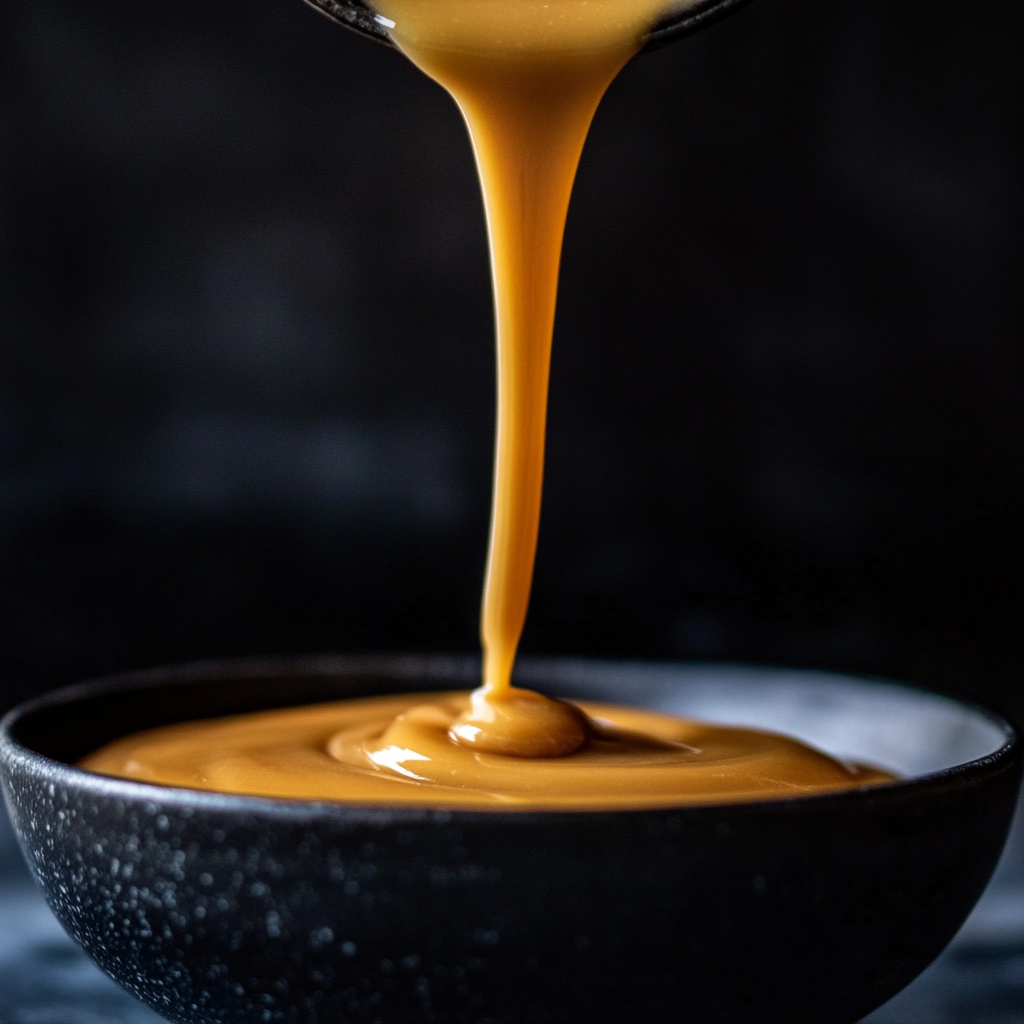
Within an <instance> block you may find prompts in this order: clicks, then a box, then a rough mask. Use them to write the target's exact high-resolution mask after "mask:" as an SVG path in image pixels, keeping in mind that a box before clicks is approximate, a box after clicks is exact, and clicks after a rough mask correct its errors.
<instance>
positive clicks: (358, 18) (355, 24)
mask: <svg viewBox="0 0 1024 1024" xmlns="http://www.w3.org/2000/svg"><path fill="white" fill-rule="evenodd" d="M751 2H752V0H702V2H700V3H697V4H696V5H694V6H693V7H691V8H688V9H687V10H686V12H685V13H684V14H682V15H681V16H680V15H669V16H667V17H665V18H663V19H662V20H661V21H660V22H658V24H657V25H655V27H654V29H653V30H652V31H651V34H650V35H649V36H648V38H647V42H646V43H645V44H644V47H643V49H642V50H641V51H640V52H641V53H648V52H650V51H651V50H657V49H660V48H661V47H662V46H666V45H667V44H668V43H673V42H675V41H676V40H677V39H682V38H683V36H688V35H692V34H693V33H694V32H699V31H700V30H701V29H703V28H709V27H710V26H711V25H714V24H716V23H717V22H719V21H721V20H722V19H723V18H727V17H728V16H729V15H730V14H735V13H736V12H737V11H738V10H740V8H741V7H746V5H747V4H749V3H751ZM306 3H308V4H309V6H310V7H312V8H313V9H314V10H316V11H319V12H320V13H321V14H325V15H326V16H327V17H328V18H330V19H331V20H332V21H336V22H338V23H339V24H341V25H344V26H345V28H350V29H352V30H353V31H355V32H359V33H360V34H361V35H364V36H368V37H369V38H370V39H373V40H374V41H376V42H378V43H383V44H384V45H385V46H390V47H394V43H392V41H391V37H390V36H389V35H388V33H387V29H386V28H385V27H384V25H382V24H381V23H380V22H378V21H377V20H376V16H375V15H374V13H373V11H371V10H370V9H369V8H368V7H366V6H365V5H364V4H362V3H360V2H359V0H306Z"/></svg>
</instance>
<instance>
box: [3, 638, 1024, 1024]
mask: <svg viewBox="0 0 1024 1024" xmlns="http://www.w3.org/2000/svg"><path fill="white" fill-rule="evenodd" d="M318 666H319V667H318ZM292 671H293V673H294V674H293V675H292V676H291V677H289V668H288V665H287V664H282V663H274V664H271V665H265V666H264V667H263V668H262V669H261V668H260V666H259V665H253V664H252V663H249V664H247V665H239V664H236V665H233V666H220V667H218V666H212V667H211V666H194V667H191V668H186V669H179V670H176V671H171V672H168V673H166V674H162V673H151V674H146V675H142V676H136V677H127V678H125V679H122V680H120V681H118V680H114V681H108V682H101V683H99V684H93V685H92V686H91V687H90V686H86V687H83V688H78V689H77V690H76V691H74V692H75V694H76V696H75V697H74V698H70V697H69V696H68V695H67V694H65V696H63V697H61V696H60V695H56V696H49V697H47V698H43V699H42V700H41V701H37V702H35V708H36V711H35V712H33V711H32V709H31V708H28V709H26V710H25V711H22V712H20V713H16V714H14V715H12V716H9V718H8V721H7V725H6V728H5V730H4V732H3V735H2V736H0V769H2V779H3V784H4V789H5V794H6V796H7V799H8V802H9V805H10V807H11V811H12V818H13V819H14V822H15V828H16V830H17V832H18V835H19V838H20V840H21V842H22V845H23V848H24V849H25V852H26V856H27V857H28V860H29V863H30V866H31V868H32V870H33V872H34V874H35V875H36V877H37V878H38V879H39V881H40V882H41V883H42V885H43V887H44V889H45V891H46V893H47V898H48V900H49V902H50V904H51V906H52V907H53V909H54V911H55V912H56V914H57V916H58V918H59V919H60V920H61V922H62V923H63V924H64V926H65V927H66V928H67V929H68V930H69V932H70V933H71V934H72V935H73V936H74V937H75V938H76V939H77V940H78V941H79V942H80V943H81V944H82V945H83V947H84V948H85V949H86V950H87V951H88V952H89V953H90V955H91V956H93V958H94V959H95V960H96V961H97V963H99V964H100V966H101V967H102V968H103V969H104V970H105V971H107V973H109V974H110V975H111V976H112V977H114V978H115V979H116V980H118V981H119V982H121V984H123V985H124V986H125V987H127V988H128V989H129V990H130V991H133V992H134V993H135V994H136V995H138V996H140V998H142V999H143V1000H144V1001H145V1002H147V1003H149V1005H151V1006H153V1007H154V1008H155V1009H157V1010H158V1011H159V1012H161V1013H163V1014H164V1015H165V1016H167V1017H169V1018H170V1019H172V1020H178V1021H190V1022H191V1021H197V1022H198V1021H207V1020H211V1019H224V1020H264V1019H265V1020H303V1021H305V1020H308V1021H327V1020H349V1019H351V1020H381V1021H403V1022H412V1021H435V1020H451V1021H480V1022H482V1021H487V1020H489V1021H499V1020H508V1021H513V1020H514V1021H516V1022H519V1021H538V1022H539V1021H570V1020H572V1021H576V1020H579V1019H580V1018H581V1016H583V1015H589V1016H591V1017H592V1018H594V1019H595V1020H602V1019H611V1018H612V1017H616V1018H620V1019H621V1018H623V1017H625V1018H626V1019H631V1018H632V1017H634V1016H637V1015H638V1014H639V1013H641V1012H642V1013H644V1014H645V1015H646V1016H647V1017H649V1018H650V1019H652V1020H662V1019H664V1020H673V1019H677V1018H679V1017H681V1016H682V1015H683V1014H684V1013H685V1014H687V1015H689V1014H692V1013H699V1014H700V1017H701V1018H702V1019H705V1020H708V1021H723V1022H724V1021H735V1022H749V1021H750V1020H752V1019H775V1018H776V1017H778V1018H779V1019H786V1020H787V1021H790V1022H800V1021H808V1022H810V1021H812V1020H813V1021H815V1022H816V1024H828V1022H835V1024H841V1022H852V1021H855V1020H858V1019H859V1018H860V1017H861V1016H863V1015H864V1014H866V1013H867V1012H869V1011H870V1010H871V1009H873V1008H874V1007H875V1006H877V1005H880V1004H881V1003H882V1002H884V1001H885V1000H886V999H887V998H889V997H890V996H891V995H893V994H894V993H895V992H896V991H898V990H899V989H900V988H901V987H903V985H905V984H906V983H907V982H909V981H910V980H911V979H912V978H913V977H914V976H916V974H917V973H919V972H920V971H921V970H922V969H923V968H924V967H925V966H926V965H927V964H928V963H929V962H930V961H931V960H932V959H933V958H934V956H936V955H937V954H938V952H939V951H940V950H941V949H942V948H943V947H944V946H945V944H946V943H947V942H948V940H949V939H950V938H951V937H952V935H953V934H954V933H955V931H956V929H957V928H958V927H959V925H960V923H962V921H963V919H964V918H965V917H966V915H967V913H968V912H969V910H970V908H971V906H973V904H974V902H975V900H976V899H977V897H978V895H980V893H981V891H982V889H983V888H984V885H985V883H986V882H987V880H988V877H989V875H990V873H991V871H992V869H993V867H994V865H995V862H996V860H997V858H998V854H999V851H1000V849H1001V847H1002V843H1003V841H1004V838H1005V834H1006V829H1007V827H1008V823H1009V818H1010V815H1011V812H1012V807H1013V801H1014V796H1015V793H1016V789H1017V786H1018V784H1019V775H1020V756H1019V744H1018V742H1017V741H1016V740H1015V739H1012V740H1011V741H1010V742H1009V743H1008V744H1007V745H1006V746H1005V747H1004V748H1003V749H1002V750H1000V751H998V752H996V753H995V754H993V755H992V756H990V757H987V758H983V759H981V760H979V761H976V762H973V763H972V764H969V765H966V766H961V767H960V768H958V769H955V770H951V771H946V772H940V773H937V774H935V775H933V776H930V777H926V778H923V779H916V780H911V781H909V782H904V783H900V784H897V785H894V786H889V787H882V788H880V789H876V790H872V791H869V792H852V793H844V794H840V795H837V796H830V797H818V798H810V799H802V800H793V801H780V802H772V803H767V804H747V805H733V806H725V807H712V808H688V809H682V810H672V811H646V812H613V813H589V812H587V813H568V814H565V813H545V814H523V813H515V812H512V813H494V812H451V813H442V812H429V811H428V812H420V811H394V810H391V811H389V810H373V809H362V810H361V809H355V808H344V807H341V806H338V805H324V804H304V803H293V802H288V801H276V800H264V799H259V798H246V797H230V796H221V795H218V794H197V793H194V792H191V791H186V790H173V789H163V788H161V787H153V786H147V785H143V784H138V783H131V782H126V781H122V780H112V779H106V778H103V777H101V776H96V775H93V774H91V773H87V772H83V771H80V770H78V769H75V768H72V767H69V766H68V765H66V764H62V763H60V762H58V761H55V760H53V759H51V758H49V757H46V756H43V755H40V754H38V753H34V752H33V751H32V750H31V749H28V748H27V747H25V746H23V745H22V743H20V742H18V740H16V739H15V738H14V734H18V732H19V729H18V724H19V722H20V723H21V725H22V727H23V728H22V731H23V732H24V731H25V729H24V726H25V724H26V723H28V722H29V721H30V720H31V718H32V715H33V714H35V715H36V718H40V717H42V718H44V719H45V717H46V714H47V713H48V711H47V709H53V708H58V709H63V711H64V712H65V713H67V712H70V715H68V714H65V717H66V718H67V719H68V720H74V721H76V723H77V725H78V726H79V728H82V729H84V730H86V731H88V730H89V728H90V723H89V720H88V714H87V713H86V712H87V710H88V708H89V700H90V699H93V701H94V703H93V712H94V713H97V714H98V713H100V712H103V714H104V716H105V719H109V717H110V716H109V705H107V710H106V711H104V710H103V708H104V705H103V704H102V701H101V702H100V704H96V703H95V699H96V698H97V697H98V696H99V695H102V694H104V693H106V694H111V693H115V692H119V693H120V696H121V698H125V699H126V700H127V698H126V697H125V695H126V694H131V693H132V692H134V693H135V694H137V695H140V696H142V697H144V698H145V700H143V701H142V702H140V703H138V704H137V708H141V707H143V706H149V707H152V706H154V703H155V704H156V705H159V701H156V702H154V701H153V697H154V696H155V695H158V694H160V693H163V694H165V695H166V694H168V693H173V692H179V691H180V690H181V688H182V687H185V689H188V687H189V686H190V685H192V686H197V687H199V691H202V692H205V693H206V694H207V698H208V706H211V707H212V706H215V705H216V701H217V694H216V692H215V690H216V688H215V687H213V686H211V684H210V680H211V678H212V677H213V676H217V675H220V676H221V677H223V678H225V680H227V681H226V682H224V683H223V684H222V687H221V689H222V690H228V691H231V690H232V684H231V683H230V680H234V681H235V682H239V681H240V682H242V683H243V684H245V687H244V688H245V689H246V691H247V692H249V693H250V694H251V693H252V691H254V690H262V691H263V696H261V697H259V698H258V699H261V700H262V699H263V698H264V697H265V698H266V700H268V701H273V699H274V697H275V696H276V698H277V703H291V702H293V700H302V699H306V698H309V697H312V699H317V698H316V696H315V692H313V691H316V689H317V687H318V686H320V685H328V686H329V687H330V689H331V691H332V692H334V693H338V692H348V693H350V694H351V695H356V694H357V693H363V692H367V690H368V689H369V690H371V691H372V690H374V689H377V690H381V691H383V690H385V689H386V690H391V691H393V690H395V689H401V688H419V689H434V688H437V687H438V685H439V681H442V680H444V681H448V685H460V684H464V683H465V681H466V677H467V675H468V676H469V677H470V678H471V674H472V672H473V671H474V667H473V663H472V662H468V663H467V662H462V661H457V662H456V661H452V660H450V659H425V660H424V659H394V658H391V659H388V658H382V659H348V660H341V661H338V660H331V661H328V662H322V663H321V662H317V663H310V662H303V663H292ZM161 679H164V680H165V681H166V680H175V679H176V680H178V681H177V682H176V683H173V684H172V685H171V686H170V687H168V686H163V687H161V686H159V685H157V686H156V688H155V689H154V688H153V686H154V684H159V681H160V680H161ZM274 679H276V680H277V682H276V684H273V685H272V681H273V680H274ZM254 680H256V681H259V680H262V681H260V682H254ZM275 690H276V693H275ZM197 692H198V691H197ZM90 695H91V697H90ZM251 702H252V698H250V703H251ZM127 703H131V701H130V700H129V701H127ZM193 710H194V708H193ZM49 713H50V714H51V715H52V714H53V712H52V711H50V712H49ZM93 724H96V723H93ZM104 724H105V725H106V726H107V728H110V727H111V726H110V722H109V721H105V722H104ZM124 724H125V723H124V722H119V723H117V725H118V727H121V726H123V725H124ZM136 727H141V726H136ZM28 731H31V730H28ZM83 752H84V751H83Z"/></svg>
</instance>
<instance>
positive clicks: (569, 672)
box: [11, 657, 1013, 777]
mask: <svg viewBox="0 0 1024 1024" xmlns="http://www.w3.org/2000/svg"><path fill="white" fill-rule="evenodd" d="M478 672H479V669H478V662H477V661H476V660H475V659H472V658H444V657H433V658H431V657H426V658H408V657H406V658H401V657H376V658H375V657H367V658H316V659H305V660H301V661H291V662H274V661H263V662H236V663H227V664H219V665H218V664H211V665H194V666H184V667H182V668H177V669H171V670H166V671H154V672H150V673H140V674H139V675H136V676H126V677H120V678H114V679H111V680H109V681H99V682H97V683H92V684H84V685H83V686H81V687H77V688H72V689H71V690H68V691H63V693H62V694H56V695H51V696H50V697H47V698H44V699H43V700H42V701H40V702H37V704H36V705H35V706H34V707H33V708H32V709H31V710H27V711H26V712H23V713H21V714H20V715H18V716H17V717H16V718H15V719H14V721H13V722H12V724H11V733H12V735H13V738H14V739H16V740H17V741H18V742H20V743H21V744H23V745H24V746H26V747H28V748H29V749H30V750H34V751H36V752H37V753H40V754H44V755H46V756H48V757H51V758H53V759H54V760H58V761H63V762H65V763H74V762H75V761H77V760H78V759H79V758H81V757H82V756H84V755H85V754H87V753H89V752H90V751H92V750H95V749H96V748H97V747H99V746H101V745H103V744H104V743H106V742H108V741H110V740H112V739H115V738H116V737H119V736H123V735H126V734H128V733H130V732H133V731H136V730H139V729H145V728H150V727H153V726H156V725H163V724H167V723H170V722H175V721H183V720H187V719H189V718H211V717H216V716H219V715H226V714H233V713H240V712H245V711H255V710H261V709H265V708H272V707H287V706H295V705H299V704H304V703H312V702H316V701H324V700H333V699H339V698H343V697H348V696H360V695H365V694H372V693H389V692H396V691H410V690H436V689H446V688H460V687H468V686H472V685H474V682H475V680H476V679H477V678H478ZM517 679H518V681H519V682H520V684H521V685H526V686H533V687H535V688H537V689H539V690H542V691H544V692H547V693H551V694H554V695H557V696H564V697H569V698H577V699H591V700H607V701H615V702H620V703H627V704H638V705H643V706H647V707H651V708H657V709H660V710H664V711H669V712H673V713H676V714H682V715H688V716H693V717H695V718H701V719H704V720H706V721H711V722H720V723H725V724H732V725H745V726H753V727H757V728H762V729H770V730H775V731H779V732H784V733H787V734H789V735H791V736H795V737H797V738H799V739H801V740H803V741H805V742H807V743H810V744H811V745H813V746H815V747H818V748H819V749H822V750H825V751H827V752H828V753H830V754H832V755H834V756H837V757H840V758H843V759H848V760H853V761H859V762H861V763H866V764H872V765H878V766H881V767H884V768H888V769H891V770H895V771H896V772H898V773H900V774H902V775H905V776H911V777H913V776H920V775H925V774H929V773H931V772H936V771H941V770H943V769H948V768H953V767H955V766H957V765H960V764H964V763H966V762H969V761H973V760H977V759H979V758H983V757H986V756H988V755H991V754H994V753H995V752H996V751H997V750H999V749H1000V748H1001V747H1003V746H1004V745H1005V744H1006V743H1007V742H1009V740H1010V739H1011V738H1012V735H1013V731H1012V729H1011V727H1010V726H1009V725H1008V724H1007V723H1006V722H1005V721H1003V720H1002V719H1000V718H998V717H997V716H995V715H992V714H989V713H988V712H986V711H984V710H982V709H979V708H976V707H972V706H970V705H965V704H961V703H959V702H958V701H955V700H951V699H949V698H946V697H940V696H937V695H935V694H931V693H927V692H923V691H919V690H915V689H911V688H909V687H905V686H901V685H898V684H896V683H888V682H878V681H873V680H865V679H858V678H855V677H850V676H841V675H835V674H831V673H822V672H809V671H801V670H788V669H774V668H762V667H751V666H742V665H661V664H651V663H628V662H602V661H584V660H571V659H553V660H530V659H523V660H522V662H521V664H520V665H519V667H518V671H517Z"/></svg>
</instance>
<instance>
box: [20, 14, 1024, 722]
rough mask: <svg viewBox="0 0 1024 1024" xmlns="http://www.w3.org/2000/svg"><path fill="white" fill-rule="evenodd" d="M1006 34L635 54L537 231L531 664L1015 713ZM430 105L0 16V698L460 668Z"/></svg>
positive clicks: (718, 41) (464, 583)
mask: <svg viewBox="0 0 1024 1024" xmlns="http://www.w3.org/2000/svg"><path fill="white" fill-rule="evenodd" d="M1019 18H1020V12H1019V4H1018V3H1017V2H1016V0H988V2H986V3H983V4H976V5H971V6H970V8H969V11H968V15H967V17H965V8H964V5H963V4H962V3H959V2H958V3H952V2H947V0H930V2H928V3H925V2H923V0H903V2H900V3H892V2H890V0H829V2H827V3H823V2H821V0H761V2H760V3H757V4H755V5H753V6H752V7H751V8H750V9H749V10H747V11H745V12H743V13H742V14H740V15H738V16H737V17H736V18H734V19H731V20H730V21H728V22H726V23H724V24H722V25H720V26H719V27H716V28H714V29H713V30H710V31H708V32H706V33H704V34H703V35H701V36H698V37H695V38H693V39H690V40H688V41H685V42H682V43H678V44H676V45H674V46H671V47H668V48H667V49H664V50H662V51H659V52H657V53H654V54H651V55H647V56H644V57H642V58H639V59H637V60H636V61H634V62H633V63H632V64H631V65H630V66H629V67H627V69H626V70H625V72H624V73H623V74H622V76H621V77H620V79H619V80H618V81H617V82H616V83H615V84H614V85H613V87H612V89H611V91H610V92H609V94H608V96H607V98H606V100H605V103H604V105H603V106H602V108H601V110H600V111H599V113H598V116H597V119H596V122H595V125H594V129H593V133H592V136H591V139H590V141H589V143H588V147H587V150H586V152H585V154H584V158H583V164H582V167H581V170H580V175H579V179H578V183H577V188H576V192H575V196H574V200H573V207H572V210H571V213H570V217H569V224H568V230H567V235H566V243H565V252H564V261H563V275H562V285H561V292H560V305H559V315H558V324H557V329H556V340H555V356H554V367H553V376H552V392H551V421H550V448H549V458H548V474H547V481H546V494H545V509H544V518H543V526H542V533H541V540H540V550H539V556H538V565H537V575H536V586H535V593H534V599H533V604H532V608H531V615H530V622H529V626H528V629H527V633H526V637H525V639H524V645H523V648H524V650H527V651H532V652H540V653H547V654H556V653H569V654H581V655H601V656H614V657H643V658H688V659H694V658H695V659H701V660H717V659H727V660H751V661H762V662H770V663H788V664H794V665H808V666H816V667H824V668H831V669H840V670H851V671H857V672H866V673H874V674H879V675H884V676H893V677H897V678H901V679H906V680H910V681H913V682H917V683H923V684H926V685H929V686H934V687H937V688H940V689H945V690H947V691H951V692H957V693H962V694H967V695H971V696H976V697H978V698H981V699H986V700H990V701H994V702H996V703H997V704H1000V705H1002V706H1003V707H1004V708H1007V709H1009V710H1010V711H1011V712H1015V713H1016V714H1018V715H1020V714H1021V713H1022V712H1024V688H1022V687H1021V685H1020V678H1021V674H1022V670H1024V649H1022V645H1021V644H1020V642H1019V636H1020V623H1021V621H1022V616H1024V597H1022V593H1024V587H1022V583H1024V543H1022V532H1021V528H1022V524H1024V401H1022V398H1024V346H1022V344H1021V342H1022V334H1024V332H1022V328H1024V301H1022V296H1024V293H1022V289H1021V280H1022V274H1021V271H1022V269H1024V268H1022V262H1024V261H1022V256H1021V240H1022V227H1024V224H1022V219H1024V218H1022V212H1024V205H1022V196H1024V187H1022V186H1024V182H1022V176H1024V137H1022V126H1024V60H1022V54H1021V48H1022V47H1021V41H1020V40H1021V36H1020V32H1019ZM474 174H475V172H474V167H473V162H472V158H471V153H470V149H469V145H468V141H467V139H466V137H465V133H464V130H463V127H462V124H461V121H460V119H459V115H458V113H457V111H456V109H455V107H454V105H453V104H452V102H451V101H450V100H449V99H448V97H447V96H446V95H445V94H444V93H443V92H442V91H441V90H440V89H439V88H438V87H437V86H435V85H434V84H433V83H431V82H429V81H428V80H427V79H426V78H424V77H423V76H422V75H421V74H420V73H419V72H418V71H416V70H415V69H414V68H413V67H412V66H411V65H408V64H407V63H406V62H405V61H404V60H403V59H402V58H401V57H400V56H399V55H398V54H396V53H394V52H391V51H389V50H387V49H386V48H384V47H381V46H377V45H374V44H372V43H370V42H368V41H366V40H364V39H362V38H359V37H357V36H355V35H352V34H350V33H347V32H346V31H344V30H343V29H341V28H339V27H338V26H336V25H333V24H332V23H330V22H329V21H328V20H326V19H325V18H323V17H321V16H319V15H317V14H316V13H315V12H314V11H312V10H311V9H309V8H307V7H306V6H305V5H304V4H302V3H300V2H299V0H245V2H244V3H243V2H242V0H220V2H218V3H210V2H209V0H178V2H176V3H174V4H145V3H143V4H140V3H129V2H128V0H91V2H90V3H89V4H81V3H73V2H71V0H49V2H48V3H46V4H40V3H38V2H35V0H5V2H4V3H3V5H2V6H0V325H2V327H0V334H2V342H0V657H2V664H3V666H4V667H3V673H2V676H0V706H6V705H9V704H11V703H13V702H14V701H16V700H17V699H20V698H22V697H24V696H27V695H28V694H30V693H32V692H37V691H39V690H41V689H44V688H47V687H51V686H54V685H57V684H59V683H63V682H67V681H70V680H73V679H76V678H81V677H85V676H90V675H94V674H97V673H101V672H107V671H111V670H119V669H127V668H132V667H142V666H148V665H153V664H158V663H165V662H174V661H180V660H183V659H190V658H205V657H211V656H222V655H235V654H263V653H267V654H270V653H287V652H309V651H323V650H379V649H387V650H390V649H418V650H472V649H474V648H475V647H476V644H477V639H476V628H477V610H478V601H479V594H480V587H481V580H482V572H483V565H484V555H485V544H486V533H487V513H488V502H489V497H490V457H491V446H492V436H493V435H492V427H493V424H492V418H493V404H494V382H493V341H492V333H491V332H492V327H491V305H490V288H489V280H488V269H487V255H486V241H485V234H484V224H483V215H482V207H481V202H480V199H479V195H478V191H477V185H476V181H475V176H474Z"/></svg>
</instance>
